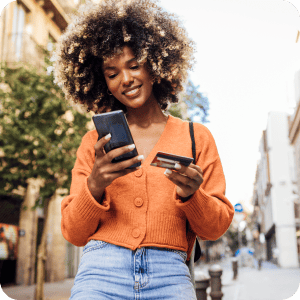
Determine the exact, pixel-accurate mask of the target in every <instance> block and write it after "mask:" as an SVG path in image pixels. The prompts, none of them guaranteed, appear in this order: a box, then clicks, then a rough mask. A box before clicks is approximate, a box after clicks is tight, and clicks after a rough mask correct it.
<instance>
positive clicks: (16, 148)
mask: <svg viewBox="0 0 300 300" xmlns="http://www.w3.org/2000/svg"><path fill="white" fill-rule="evenodd" d="M1 87H2V88H1V89H0V101H1V102H0V108H1V109H0V130H1V132H0V133H1V135H0V151H1V152H2V155H1V158H0V162H1V163H0V165H1V167H0V178H1V181H0V195H10V194H12V191H13V190H14V189H16V188H17V187H19V186H21V187H25V188H26V185H27V183H26V180H27V179H28V178H41V179H43V180H44V181H45V185H44V187H42V188H41V190H40V198H39V202H38V203H36V204H37V205H40V206H43V204H44V201H45V200H46V199H48V198H49V197H51V196H52V195H53V194H54V192H55V190H56V189H58V188H69V186H70V182H71V169H72V168H73V165H74V161H75V156H76V150H77V148H78V147H79V145H80V142H81V138H82V136H83V135H84V134H85V133H86V132H87V130H88V129H87V126H86V125H87V123H88V122H89V121H90V118H89V117H88V116H87V114H82V113H80V112H78V111H77V110H75V109H74V108H72V106H71V105H69V104H68V103H67V102H66V101H65V100H64V95H63V93H62V91H61V89H60V88H59V87H58V86H57V85H55V84H54V83H53V75H52V73H51V74H47V72H46V70H45V71H44V72H42V73H38V72H37V71H36V70H34V69H32V68H30V67H27V66H21V67H18V68H14V67H8V66H7V65H4V66H2V67H1Z"/></svg>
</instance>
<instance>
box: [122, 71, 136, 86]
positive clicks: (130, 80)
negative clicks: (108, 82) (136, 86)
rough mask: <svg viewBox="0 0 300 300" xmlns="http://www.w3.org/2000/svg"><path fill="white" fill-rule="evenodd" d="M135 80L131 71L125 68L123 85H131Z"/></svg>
mask: <svg viewBox="0 0 300 300" xmlns="http://www.w3.org/2000/svg"><path fill="white" fill-rule="evenodd" d="M133 80H134V79H133V77H132V75H131V73H130V71H128V70H124V71H123V85H126V86H128V85H131V84H132V83H133Z"/></svg>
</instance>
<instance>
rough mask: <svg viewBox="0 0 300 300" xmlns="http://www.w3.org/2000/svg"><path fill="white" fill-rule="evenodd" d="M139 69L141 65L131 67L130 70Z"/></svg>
mask: <svg viewBox="0 0 300 300" xmlns="http://www.w3.org/2000/svg"><path fill="white" fill-rule="evenodd" d="M139 67H140V66H139V65H136V66H132V67H130V69H132V70H137V69H138V68H139Z"/></svg>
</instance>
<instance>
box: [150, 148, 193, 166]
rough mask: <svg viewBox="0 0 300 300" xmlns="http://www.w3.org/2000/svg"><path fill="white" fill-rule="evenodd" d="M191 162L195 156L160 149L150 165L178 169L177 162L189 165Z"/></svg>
mask: <svg viewBox="0 0 300 300" xmlns="http://www.w3.org/2000/svg"><path fill="white" fill-rule="evenodd" d="M191 162H193V158H190V157H186V156H180V155H176V154H171V153H165V152H160V151H159V152H157V153H156V156H155V157H154V159H153V161H152V162H151V164H150V165H151V166H153V167H159V168H168V169H173V170H176V169H175V164H176V163H179V164H181V165H183V166H186V167H187V166H189V164H190V163H191Z"/></svg>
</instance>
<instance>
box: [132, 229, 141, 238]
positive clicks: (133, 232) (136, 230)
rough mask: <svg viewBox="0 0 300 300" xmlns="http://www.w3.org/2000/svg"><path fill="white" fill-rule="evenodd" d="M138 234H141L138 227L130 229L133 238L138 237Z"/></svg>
mask: <svg viewBox="0 0 300 300" xmlns="http://www.w3.org/2000/svg"><path fill="white" fill-rule="evenodd" d="M140 234H141V231H140V230H139V229H138V228H134V229H133V230H132V236H133V237H134V238H136V239H137V238H138V237H139V236H140Z"/></svg>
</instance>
